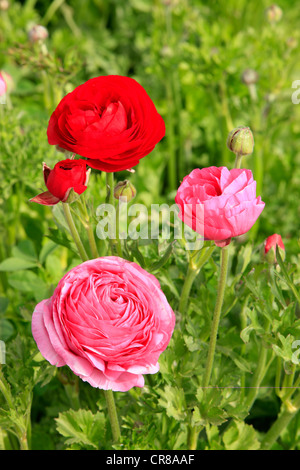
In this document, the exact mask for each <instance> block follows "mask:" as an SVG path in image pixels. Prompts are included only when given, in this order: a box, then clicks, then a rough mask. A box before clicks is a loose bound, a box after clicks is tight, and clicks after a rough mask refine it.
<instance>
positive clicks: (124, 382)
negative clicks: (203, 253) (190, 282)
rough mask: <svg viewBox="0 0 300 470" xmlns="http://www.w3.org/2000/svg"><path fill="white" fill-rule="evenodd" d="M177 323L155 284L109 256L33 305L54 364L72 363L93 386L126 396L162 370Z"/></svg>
mask: <svg viewBox="0 0 300 470" xmlns="http://www.w3.org/2000/svg"><path fill="white" fill-rule="evenodd" d="M174 325H175V315H174V312H173V310H172V309H171V307H170V305H169V304H168V302H167V299H166V297H165V295H164V294H163V292H162V290H161V288H160V285H159V282H158V280H157V279H156V278H155V277H154V276H153V275H152V274H149V273H148V272H147V271H145V270H144V269H142V268H141V267H139V266H138V265H137V264H136V263H133V262H129V261H126V260H124V259H122V258H118V257H114V256H107V257H103V258H97V259H93V260H91V261H86V262H85V263H82V264H80V265H79V266H76V267H75V268H73V269H72V270H71V271H69V272H68V273H67V274H66V275H65V276H64V277H63V278H62V279H61V281H60V282H59V284H58V286H57V288H56V289H55V291H54V293H53V296H52V297H51V298H50V299H48V300H43V301H42V302H40V303H39V304H38V305H37V306H36V308H35V310H34V313H33V317H32V334H33V337H34V339H35V341H36V343H37V346H38V348H39V350H40V352H41V353H42V355H43V356H44V357H45V359H47V360H48V361H49V362H50V363H51V364H52V365H56V366H57V367H60V366H64V365H68V366H69V367H70V368H71V369H72V371H73V372H74V373H75V374H76V375H78V376H79V377H80V378H81V379H82V380H84V381H86V382H89V383H90V384H91V385H92V386H93V387H98V388H101V389H104V390H114V391H120V392H125V391H127V390H129V389H130V388H132V387H143V385H144V377H143V374H153V373H155V372H157V371H158V370H159V365H158V362H157V361H158V358H159V356H160V354H161V353H162V351H164V350H165V348H166V347H167V345H168V343H169V341H170V338H171V336H172V333H173V329H174Z"/></svg>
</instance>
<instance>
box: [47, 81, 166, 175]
mask: <svg viewBox="0 0 300 470" xmlns="http://www.w3.org/2000/svg"><path fill="white" fill-rule="evenodd" d="M47 135H48V141H49V144H51V145H58V146H59V147H61V148H63V149H66V150H69V151H71V152H73V153H76V154H78V155H80V156H82V157H86V158H88V161H87V162H88V164H89V166H91V167H92V168H96V169H97V170H102V171H106V172H115V171H122V170H127V169H130V168H132V167H133V166H135V165H137V164H138V163H139V160H140V159H141V158H143V157H145V156H146V155H148V154H149V153H150V152H152V150H153V149H154V147H155V145H156V144H157V143H158V142H159V141H160V140H161V139H162V138H163V137H164V135H165V124H164V121H163V119H162V117H161V116H160V115H159V114H158V112H157V110H156V108H155V106H154V104H153V102H152V100H151V98H150V97H149V96H148V94H147V93H146V91H145V90H144V88H143V87H142V86H141V85H140V84H139V83H138V82H137V81H135V80H134V79H132V78H129V77H122V76H119V75H108V76H102V77H97V78H92V79H90V80H88V81H87V82H85V83H84V84H83V85H80V86H78V87H77V88H75V90H74V91H72V92H71V93H69V94H67V95H66V96H65V97H64V98H63V99H62V100H61V102H60V103H59V105H58V106H57V108H56V110H55V111H54V113H53V114H52V116H51V118H50V121H49V125H48V130H47Z"/></svg>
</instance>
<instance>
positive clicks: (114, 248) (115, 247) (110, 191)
mask: <svg viewBox="0 0 300 470" xmlns="http://www.w3.org/2000/svg"><path fill="white" fill-rule="evenodd" d="M106 187H107V196H108V198H107V199H108V204H110V205H111V206H112V207H114V208H115V198H114V174H113V173H106ZM117 216H118V217H119V214H118V215H117ZM112 228H113V233H112V234H111V236H110V240H109V242H110V249H111V254H112V255H115V254H118V255H119V256H120V257H122V249H121V243H120V239H119V238H117V237H116V233H117V226H115V227H112Z"/></svg>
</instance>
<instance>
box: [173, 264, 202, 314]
mask: <svg viewBox="0 0 300 470" xmlns="http://www.w3.org/2000/svg"><path fill="white" fill-rule="evenodd" d="M198 272H199V270H198V269H197V268H195V267H194V268H193V267H192V265H191V263H189V266H188V270H187V273H186V277H185V280H184V284H183V288H182V291H181V297H180V300H179V305H178V311H179V312H180V313H182V314H183V313H185V311H186V308H187V304H188V300H189V295H190V291H191V288H192V285H193V283H194V280H195V279H196V277H197V274H198Z"/></svg>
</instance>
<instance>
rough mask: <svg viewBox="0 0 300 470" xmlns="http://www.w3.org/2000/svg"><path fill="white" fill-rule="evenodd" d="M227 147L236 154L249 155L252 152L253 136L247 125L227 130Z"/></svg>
mask: <svg viewBox="0 0 300 470" xmlns="http://www.w3.org/2000/svg"><path fill="white" fill-rule="evenodd" d="M227 147H228V148H229V150H231V151H232V152H234V153H235V154H238V155H250V154H251V153H252V152H253V147H254V138H253V134H252V132H251V129H250V128H249V127H243V126H240V127H237V128H236V129H233V130H232V131H231V132H229V134H228V137H227Z"/></svg>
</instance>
